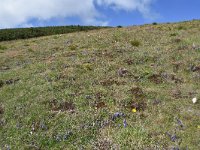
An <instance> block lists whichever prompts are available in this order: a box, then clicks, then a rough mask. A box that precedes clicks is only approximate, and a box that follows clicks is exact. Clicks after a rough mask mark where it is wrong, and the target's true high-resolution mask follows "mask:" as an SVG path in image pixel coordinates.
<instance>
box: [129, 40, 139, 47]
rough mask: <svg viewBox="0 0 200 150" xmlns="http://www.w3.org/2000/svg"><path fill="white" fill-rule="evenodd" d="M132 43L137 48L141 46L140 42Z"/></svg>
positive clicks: (134, 41)
mask: <svg viewBox="0 0 200 150" xmlns="http://www.w3.org/2000/svg"><path fill="white" fill-rule="evenodd" d="M130 43H131V45H132V46H135V47H139V46H140V45H141V43H140V41H138V40H133V41H131V42H130Z"/></svg>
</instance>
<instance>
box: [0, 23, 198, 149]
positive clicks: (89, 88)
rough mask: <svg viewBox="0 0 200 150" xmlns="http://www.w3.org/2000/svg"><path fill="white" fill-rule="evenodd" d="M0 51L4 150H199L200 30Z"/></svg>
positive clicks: (98, 34) (134, 31) (46, 42)
mask: <svg viewBox="0 0 200 150" xmlns="http://www.w3.org/2000/svg"><path fill="white" fill-rule="evenodd" d="M193 43H194V44H195V45H193ZM0 45H1V47H0V137H1V138H0V147H1V148H2V149H6V148H8V147H10V148H11V149H31V148H32V149H81V148H82V149H109V148H113V149H130V148H131V149H156V148H157V149H172V148H175V147H179V148H181V149H186V148H188V149H193V150H196V149H198V148H199V147H200V141H199V139H200V129H199V128H198V126H199V125H200V103H199V102H197V103H196V104H193V103H192V101H191V100H192V98H193V97H198V98H199V97H200V88H199V87H200V82H199V81H200V21H191V22H183V23H177V24H160V25H144V26H136V27H128V28H115V29H101V30H98V31H89V32H88V33H84V32H81V33H71V34H66V35H62V36H48V37H41V38H35V39H29V40H17V41H10V42H1V43H0ZM134 45H137V46H134ZM198 67H199V68H198ZM120 68H124V69H126V70H125V71H122V72H123V73H120ZM132 108H136V109H137V112H136V113H133V112H132V111H131V109H132ZM116 112H122V113H124V114H125V116H120V117H117V118H114V119H113V118H112V116H113V114H114V113H116ZM177 119H178V120H179V121H181V122H182V124H183V127H182V124H181V123H180V122H179V123H178V121H177ZM124 120H126V122H127V124H128V126H127V127H126V128H124V126H123V121H124ZM166 133H168V134H170V135H168V134H166ZM174 135H175V136H174Z"/></svg>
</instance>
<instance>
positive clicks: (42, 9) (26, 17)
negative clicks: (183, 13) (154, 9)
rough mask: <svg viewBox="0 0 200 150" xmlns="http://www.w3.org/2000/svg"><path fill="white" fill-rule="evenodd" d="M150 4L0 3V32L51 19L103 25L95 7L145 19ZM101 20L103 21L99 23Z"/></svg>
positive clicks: (114, 0) (90, 0)
mask: <svg viewBox="0 0 200 150" xmlns="http://www.w3.org/2000/svg"><path fill="white" fill-rule="evenodd" d="M152 1H153V0H0V5H1V9H0V28H8V27H16V26H23V25H27V24H30V20H31V19H36V20H38V21H39V22H40V21H41V22H42V21H48V20H50V19H53V18H68V17H78V18H80V20H81V21H82V23H84V24H93V25H105V24H107V21H106V20H105V18H103V17H102V16H103V12H99V11H98V10H97V8H96V5H99V6H100V7H108V8H112V9H115V10H125V11H133V10H137V11H139V12H141V13H142V14H143V15H144V16H145V17H149V15H148V14H150V4H151V2H152ZM102 18H103V19H102Z"/></svg>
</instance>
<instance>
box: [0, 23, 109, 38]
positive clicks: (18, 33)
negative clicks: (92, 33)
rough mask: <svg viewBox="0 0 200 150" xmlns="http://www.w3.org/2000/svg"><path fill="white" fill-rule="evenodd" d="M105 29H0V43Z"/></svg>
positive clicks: (66, 27) (93, 27)
mask: <svg viewBox="0 0 200 150" xmlns="http://www.w3.org/2000/svg"><path fill="white" fill-rule="evenodd" d="M102 28H107V27H95V26H55V27H36V28H16V29H0V41H10V40H17V39H28V38H34V37H41V36H47V35H56V34H65V33H72V32H78V31H89V30H95V29H96V30H97V29H102Z"/></svg>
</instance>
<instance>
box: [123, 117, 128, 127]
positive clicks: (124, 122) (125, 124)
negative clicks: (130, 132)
mask: <svg viewBox="0 0 200 150" xmlns="http://www.w3.org/2000/svg"><path fill="white" fill-rule="evenodd" d="M123 124H124V128H126V127H127V125H128V124H127V122H126V119H124V121H123Z"/></svg>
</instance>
